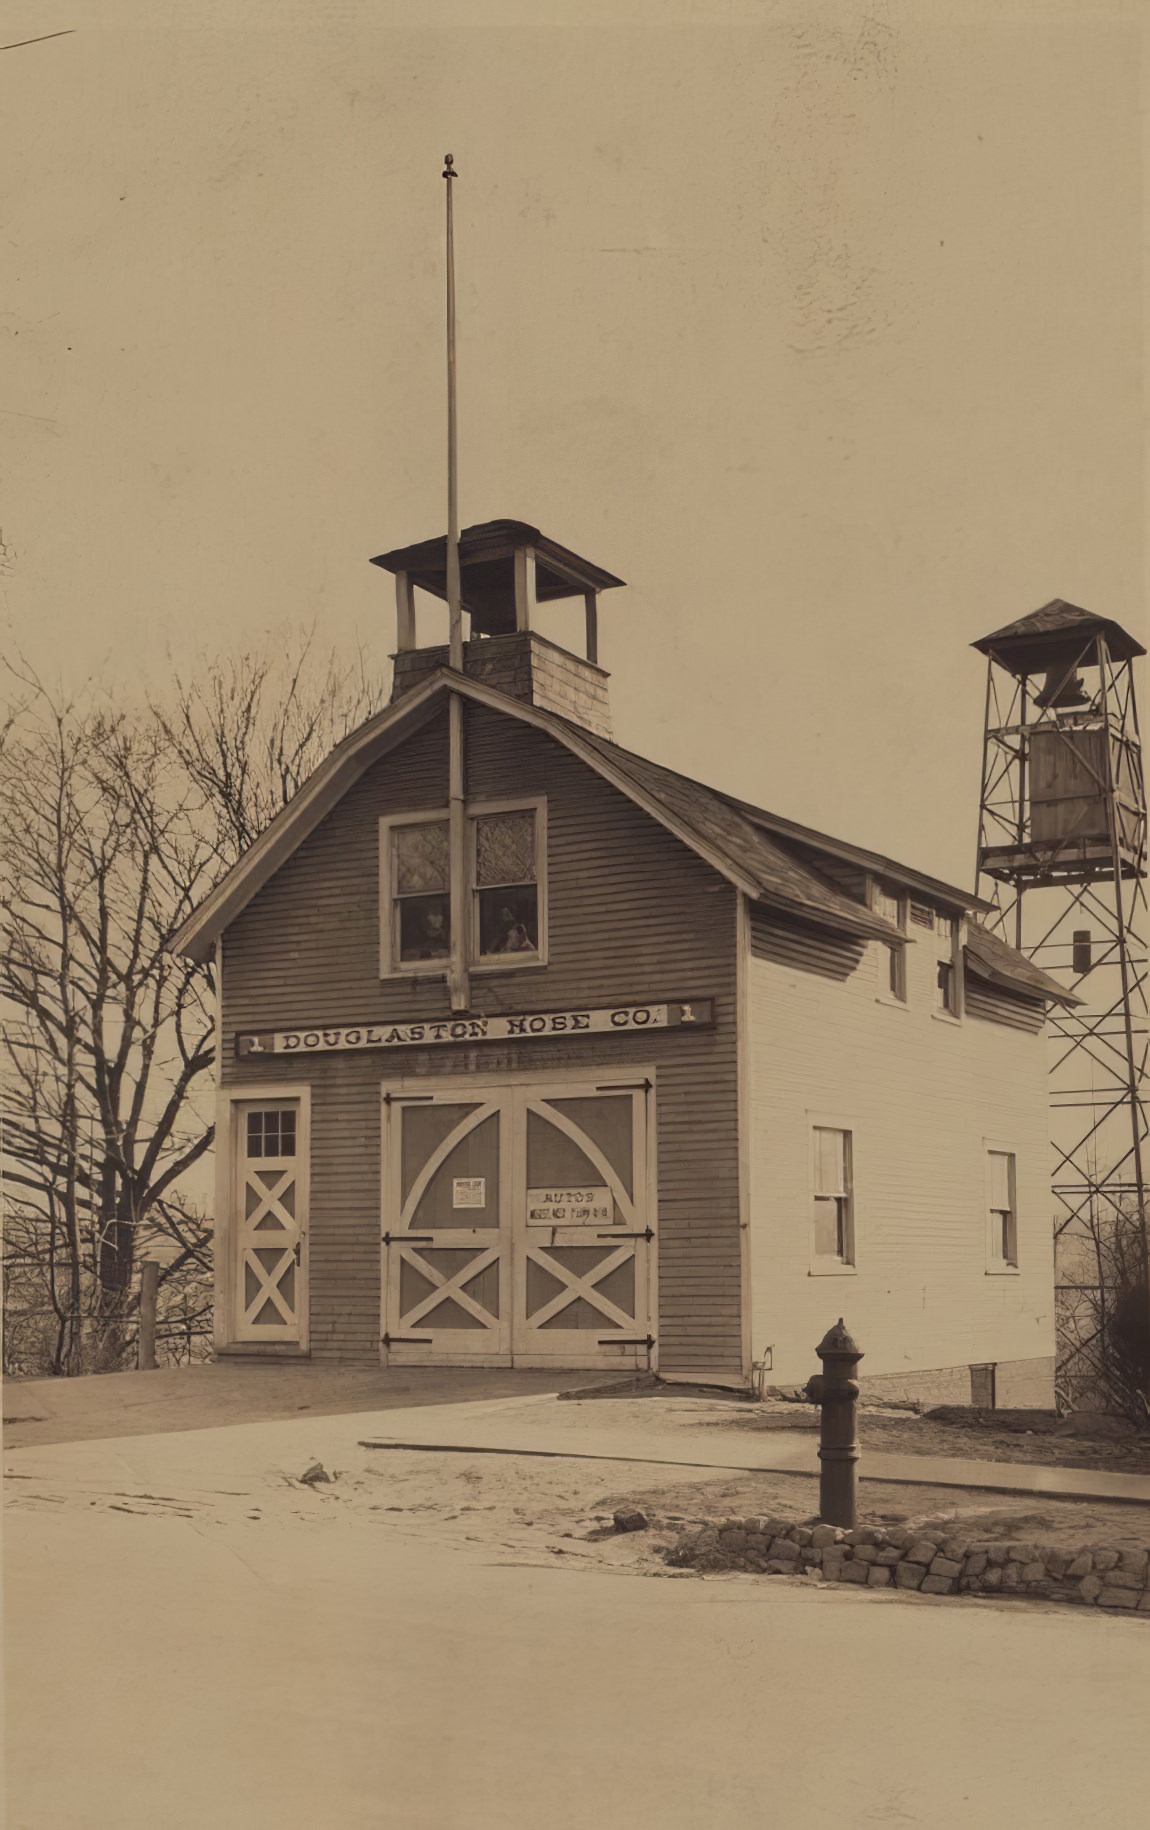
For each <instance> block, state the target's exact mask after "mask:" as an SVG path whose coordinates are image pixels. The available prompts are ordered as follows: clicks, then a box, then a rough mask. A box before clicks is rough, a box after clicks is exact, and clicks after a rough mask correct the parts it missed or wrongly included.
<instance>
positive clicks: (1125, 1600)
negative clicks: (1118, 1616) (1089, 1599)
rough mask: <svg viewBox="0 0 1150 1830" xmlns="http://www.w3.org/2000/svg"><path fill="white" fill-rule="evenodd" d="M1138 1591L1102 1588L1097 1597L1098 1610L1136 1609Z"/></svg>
mask: <svg viewBox="0 0 1150 1830" xmlns="http://www.w3.org/2000/svg"><path fill="white" fill-rule="evenodd" d="M1138 1596H1139V1591H1138V1590H1137V1589H1118V1588H1104V1589H1103V1590H1102V1593H1101V1594H1100V1595H1099V1597H1098V1606H1099V1607H1100V1608H1136V1607H1137V1606H1138Z"/></svg>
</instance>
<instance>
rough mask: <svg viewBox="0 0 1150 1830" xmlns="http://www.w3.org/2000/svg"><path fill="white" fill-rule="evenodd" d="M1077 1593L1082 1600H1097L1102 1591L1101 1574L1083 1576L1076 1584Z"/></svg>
mask: <svg viewBox="0 0 1150 1830" xmlns="http://www.w3.org/2000/svg"><path fill="white" fill-rule="evenodd" d="M1078 1593H1079V1594H1080V1595H1081V1597H1082V1599H1083V1601H1097V1600H1098V1597H1099V1595H1101V1593H1102V1578H1101V1576H1083V1578H1082V1580H1081V1582H1080V1583H1079V1584H1078Z"/></svg>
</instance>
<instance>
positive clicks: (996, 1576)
mask: <svg viewBox="0 0 1150 1830" xmlns="http://www.w3.org/2000/svg"><path fill="white" fill-rule="evenodd" d="M979 1582H980V1583H981V1585H982V1591H983V1593H984V1594H986V1595H994V1594H997V1593H998V1590H999V1589H1000V1588H1001V1587H1002V1570H1001V1568H1000V1567H999V1565H998V1564H996V1563H991V1564H988V1566H987V1568H986V1569H985V1570H984V1571H983V1573H982V1575H981V1576H980V1577H979Z"/></svg>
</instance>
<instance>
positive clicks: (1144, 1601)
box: [1138, 1594, 1150, 1614]
mask: <svg viewBox="0 0 1150 1830" xmlns="http://www.w3.org/2000/svg"><path fill="white" fill-rule="evenodd" d="M1138 1612H1139V1613H1140V1614H1150V1594H1147V1595H1141V1596H1140V1597H1139V1599H1138Z"/></svg>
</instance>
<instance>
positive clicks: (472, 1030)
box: [236, 998, 715, 1058]
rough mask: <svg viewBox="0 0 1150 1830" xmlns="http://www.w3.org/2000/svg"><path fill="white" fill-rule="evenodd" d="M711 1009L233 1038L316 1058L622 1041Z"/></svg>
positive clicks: (645, 1008)
mask: <svg viewBox="0 0 1150 1830" xmlns="http://www.w3.org/2000/svg"><path fill="white" fill-rule="evenodd" d="M714 1018H715V1007H714V1003H713V1001H712V1000H711V999H710V998H700V999H697V1000H695V1001H694V1002H692V1003H679V1004H617V1005H614V1006H613V1007H611V1008H609V1009H606V1010H547V1011H529V1012H526V1013H525V1014H524V1015H522V1016H492V1017H445V1018H444V1019H443V1020H442V1021H441V1022H431V1023H427V1022H421V1023H350V1024H346V1025H343V1024H341V1025H333V1026H327V1027H324V1026H320V1025H318V1024H317V1025H316V1026H315V1027H313V1028H309V1029H283V1030H262V1031H260V1032H259V1033H258V1034H255V1035H244V1036H237V1038H236V1053H237V1054H238V1055H242V1056H244V1057H245V1058H247V1057H250V1056H252V1055H322V1054H330V1053H331V1052H332V1051H334V1050H343V1049H363V1048H370V1049H376V1048H427V1047H429V1046H434V1045H435V1044H437V1043H452V1042H528V1041H531V1040H532V1039H533V1038H537V1037H538V1038H544V1037H554V1036H563V1037H567V1036H585V1035H597V1036H626V1035H635V1034H637V1033H639V1032H645V1031H648V1030H652V1029H686V1028H692V1029H701V1028H703V1027H705V1026H706V1025H707V1024H710V1023H713V1022H714Z"/></svg>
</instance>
